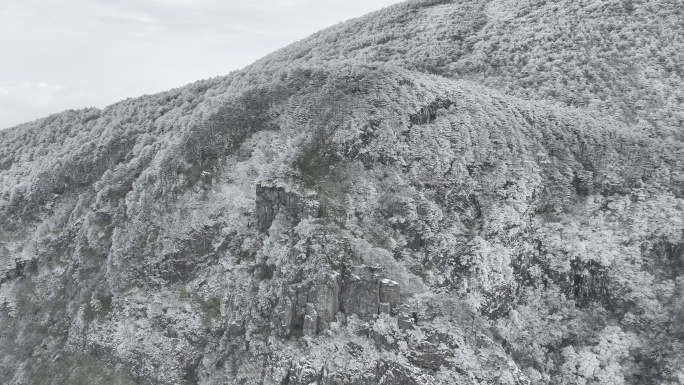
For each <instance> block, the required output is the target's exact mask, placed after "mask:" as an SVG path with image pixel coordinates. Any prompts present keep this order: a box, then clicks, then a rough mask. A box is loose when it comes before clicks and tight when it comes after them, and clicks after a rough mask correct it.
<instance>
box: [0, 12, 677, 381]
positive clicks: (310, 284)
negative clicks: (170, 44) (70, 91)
mask: <svg viewBox="0 0 684 385" xmlns="http://www.w3.org/2000/svg"><path fill="white" fill-rule="evenodd" d="M597 4H598V3H597ZM601 4H603V5H601V6H596V5H595V6H594V7H593V8H592V7H590V6H589V5H584V6H582V7H578V6H575V5H571V4H570V3H568V4H565V3H556V4H555V6H556V7H557V13H558V15H557V16H556V19H554V20H557V21H558V24H559V25H561V26H562V25H565V24H563V22H565V23H568V24H569V25H572V22H573V20H574V19H573V18H574V17H579V16H582V17H583V20H584V22H585V23H586V25H587V26H588V28H589V27H590V28H591V30H592V31H600V29H599V28H598V27H597V26H599V25H602V23H603V22H604V20H605V19H606V18H608V17H613V16H612V15H613V14H612V13H611V12H614V10H615V9H622V10H623V11H624V13H625V16H624V17H623V16H620V17H622V18H623V19H625V20H627V19H629V21H630V23H629V25H630V26H631V27H633V28H635V30H639V29H648V28H654V29H655V30H656V31H659V33H660V34H657V33H654V34H649V35H648V36H647V37H648V38H649V39H651V40H653V41H656V42H660V44H661V45H664V44H665V41H666V40H665V39H664V38H663V37H662V36H665V35H667V34H666V32H667V30H668V28H669V26H670V25H676V24H677V23H680V22H681V16H679V15H678V14H676V13H674V12H672V13H671V15H672V17H670V19H667V20H664V21H663V22H661V23H658V24H652V23H650V20H652V19H653V18H654V17H657V16H658V13H657V10H658V9H659V8H658V6H662V7H666V6H667V5H668V4H667V3H666V2H656V3H653V2H651V3H649V4H640V3H637V2H633V3H631V4H632V5H622V4H621V5H620V7H622V8H616V7H617V6H615V5H613V4H612V3H610V2H603V3H601ZM553 6H554V5H553V4H546V3H539V4H537V3H529V4H528V3H516V4H515V6H513V5H510V4H503V3H499V2H489V3H484V2H483V3H479V2H467V3H451V2H435V1H432V2H409V3H403V4H400V5H397V6H395V7H390V8H388V9H386V10H382V11H379V12H376V13H374V14H371V15H369V16H367V17H364V18H360V19H357V20H353V21H351V22H348V23H345V24H341V25H338V26H335V27H333V28H331V29H329V30H326V31H323V32H321V33H319V34H316V35H314V36H312V37H311V38H309V39H306V40H304V41H302V42H299V43H296V44H295V45H293V46H291V47H288V48H285V49H283V50H281V51H279V52H276V53H274V54H273V55H271V56H269V57H266V58H264V59H262V60H261V61H259V62H257V63H255V64H254V65H252V66H250V67H249V68H247V69H245V70H243V71H238V72H235V73H233V74H230V75H228V76H227V77H224V78H215V79H210V80H206V81H200V82H197V83H195V84H192V85H189V86H186V87H183V88H179V89H176V90H172V91H169V92H165V93H161V94H158V95H152V96H145V97H142V98H137V99H129V100H126V101H123V102H120V103H118V104H116V105H113V106H110V107H108V108H105V109H104V110H102V111H100V110H94V109H91V110H82V111H70V112H65V113H63V114H58V115H53V116H51V117H48V118H46V119H43V120H39V121H37V122H34V123H29V124H26V125H23V126H20V127H17V128H14V129H10V130H7V131H3V132H0V146H2V147H1V148H0V181H1V183H0V228H1V230H0V231H1V232H0V304H2V305H1V306H2V312H0V357H1V359H0V367H1V368H2V370H0V382H2V383H9V384H25V383H35V384H57V383H65V384H74V383H93V382H97V383H111V384H130V383H140V384H158V383H162V384H184V383H186V384H193V383H202V384H223V383H240V384H243V383H247V384H251V383H255V384H256V383H266V384H270V383H274V384H275V383H277V384H309V383H324V384H414V383H437V384H471V383H510V384H526V383H534V384H543V383H569V384H574V383H577V384H580V383H581V384H604V383H633V384H644V383H654V384H656V383H657V384H659V383H668V382H669V383H681V382H684V373H683V372H682V371H681V368H682V367H684V356H682V354H681V351H682V350H681V348H682V339H683V338H684V312H683V310H682V309H683V308H682V305H684V304H683V303H682V299H681V298H682V296H681V290H682V289H681V282H682V274H684V259H683V258H684V257H683V256H682V253H683V252H684V224H683V223H682V211H683V210H684V202H683V200H682V199H683V197H684V175H683V172H682V171H683V170H684V164H683V163H684V162H683V161H682V159H684V157H683V156H682V155H684V154H683V152H684V151H683V149H682V144H681V142H680V141H679V140H678V139H677V138H678V135H679V132H680V131H681V124H680V125H679V126H677V122H676V119H675V117H676V114H677V113H678V111H681V108H679V107H681V100H678V99H676V97H674V99H672V98H670V97H669V96H668V98H669V99H667V98H666V99H667V100H670V101H671V103H674V104H673V105H671V106H668V105H667V104H663V103H659V102H660V101H662V100H665V99H657V98H656V99H649V98H650V96H649V98H646V99H644V100H646V101H647V102H648V103H645V104H644V105H643V107H642V108H640V109H638V108H636V107H635V106H636V104H635V103H638V102H637V101H636V100H637V99H638V98H637V97H635V96H634V95H633V94H630V93H629V92H622V91H624V90H626V89H628V88H629V87H635V89H636V90H637V91H639V92H643V93H646V94H648V95H654V94H653V93H652V92H651V90H652V89H656V88H658V87H659V88H658V90H659V92H662V93H663V94H659V95H661V96H662V95H665V94H667V95H670V94H669V93H671V94H676V89H677V87H675V86H676V85H677V84H679V83H677V82H678V81H679V80H678V79H679V78H677V76H679V75H678V72H677V71H676V70H673V75H672V78H671V83H670V84H671V85H669V86H668V85H666V86H658V84H656V82H651V81H647V80H644V79H641V78H639V77H638V76H635V77H634V78H632V77H630V76H627V75H620V76H615V75H614V74H613V75H611V76H613V77H612V78H609V80H610V81H607V82H606V83H601V82H598V81H595V78H591V77H588V75H586V73H585V74H581V73H580V74H579V75H577V76H578V79H585V80H584V82H586V83H587V85H586V87H584V86H583V87H584V88H581V89H579V88H577V89H576V88H572V87H569V88H567V89H565V90H566V94H565V95H571V96H573V97H574V98H575V99H572V100H570V99H567V100H566V99H564V97H565V96H563V95H561V94H557V95H556V96H553V95H552V94H551V93H547V89H546V88H544V85H545V84H548V82H550V81H551V80H553V78H554V76H555V75H549V72H548V71H549V70H548V69H544V68H539V69H534V71H533V72H529V71H531V69H532V68H536V67H529V68H528V67H527V65H526V64H521V63H522V62H517V64H516V62H511V63H513V64H510V63H509V64H506V65H505V66H498V67H496V68H494V67H492V68H489V67H487V66H489V65H491V61H492V60H494V59H491V58H492V56H491V55H490V56H487V60H489V62H488V61H487V60H486V61H485V63H490V64H486V65H484V67H477V66H473V67H468V65H466V64H467V63H469V61H468V60H470V61H472V60H471V59H468V58H472V56H473V55H475V54H476V51H477V47H480V46H482V45H483V44H484V43H482V42H483V41H489V42H493V41H499V40H501V41H503V40H504V39H505V38H507V37H510V38H511V41H514V40H515V39H513V37H514V35H516V34H517V35H516V36H519V39H521V40H520V42H519V43H515V44H522V42H524V41H526V42H527V43H526V44H532V41H530V38H525V36H526V35H525V33H528V32H526V31H527V30H526V29H522V30H521V29H517V28H514V27H513V25H519V23H523V22H530V23H540V24H539V25H543V24H541V22H540V21H539V20H543V17H545V15H547V13H548V12H549V9H552V8H553ZM504 10H505V11H506V12H504ZM623 11H621V12H623ZM480 13H482V14H483V15H484V16H482V17H481V18H480V19H481V20H480V19H478V18H477V17H472V16H473V15H476V14H480ZM530 15H532V16H530ZM534 15H537V16H534ZM570 15H572V17H571V16H570ZM621 15H622V13H621ZM437 16H439V17H437ZM533 16H534V17H533ZM615 17H617V16H615ZM391 20H394V21H391ZM478 20H480V21H478ZM611 20H612V19H611ZM616 20H617V19H616ZM620 20H622V19H620ZM516 23H518V24H516ZM526 25H529V23H528V24H526ZM418 28H421V29H423V30H424V32H425V33H415V31H414V30H415V29H418ZM454 28H461V29H462V30H463V31H464V32H462V35H459V36H462V39H461V38H457V39H455V40H453V41H456V42H461V41H462V44H463V45H461V43H454V47H461V48H458V49H462V50H463V52H464V53H463V54H462V55H461V56H459V55H456V54H452V53H449V54H445V55H446V56H445V57H447V58H448V60H447V61H448V63H446V64H444V65H443V66H442V65H439V66H437V65H436V64H434V63H436V62H433V61H431V60H432V59H428V60H427V61H426V60H424V58H426V57H427V52H432V51H431V50H434V51H436V52H441V51H440V50H442V49H443V47H446V46H448V45H449V44H450V43H449V41H452V40H449V39H448V36H452V35H451V33H452V32H453V31H452V29H454ZM506 28H509V29H506ZM529 28H530V30H534V28H533V26H530V27H529ZM568 28H569V27H568ZM385 30H387V31H385ZM388 31H389V32H388ZM390 32H391V33H390ZM359 36H362V37H363V36H368V41H369V42H371V43H369V44H368V45H366V46H364V44H366V43H364V41H366V40H364V38H360V37H359ZM374 36H380V37H374ZM382 36H385V37H384V38H383V37H382ZM397 36H404V37H405V39H406V40H403V41H401V42H399V41H396V40H397V39H398V37H397ZM533 36H538V35H537V34H535V35H533ZM561 36H562V35H561ZM616 36H619V35H616ZM432 37H434V38H432ZM614 38H615V39H618V38H617V37H614ZM673 39H674V41H676V40H677V39H678V38H677V37H673ZM618 40H619V39H618ZM558 41H563V42H567V44H568V45H569V46H571V47H572V46H574V44H576V43H574V42H572V41H571V40H567V39H566V38H562V37H561V38H558V39H557V40H556V42H558ZM611 41H612V40H610V39H607V40H606V42H605V46H602V45H600V44H598V43H597V44H596V45H595V47H596V48H595V49H596V50H597V51H599V52H605V51H606V50H607V48H606V47H612V46H613V45H614V44H617V43H612V42H611ZM471 43H472V44H471ZM511 44H512V43H511ZM549 44H550V45H548V46H545V45H542V46H540V49H541V50H542V51H544V52H547V55H550V56H553V55H555V54H557V53H558V52H557V51H558V50H557V49H554V48H555V47H557V45H558V44H557V43H556V44H551V43H549ZM391 47H395V48H396V47H399V48H401V49H405V50H406V52H404V53H401V56H400V55H399V54H397V55H396V56H390V57H388V56H383V55H386V54H387V52H388V51H389V50H390V48H391ZM402 47H403V48H402ZM498 47H499V48H496V50H498V51H497V52H500V53H501V55H503V56H504V57H507V58H509V56H506V55H512V56H516V55H517V56H520V57H521V58H520V60H523V61H524V60H527V61H528V62H529V61H530V60H531V58H533V57H537V56H538V55H537V54H536V53H534V54H532V53H530V52H529V51H527V50H524V49H523V50H520V49H516V50H507V49H505V45H502V44H501V43H500V44H499V45H498ZM455 49H456V48H455ZM640 50H642V49H641V48H635V52H637V53H639V54H640V53H641V52H643V51H640ZM518 51H520V52H518ZM492 52H493V51H492ZM507 52H508V53H507ZM510 52H515V53H510ZM526 55H527V56H526ZM635 55H636V54H635ZM608 56H610V55H608ZM430 57H433V56H432V54H431V55H430ZM524 57H527V59H524ZM597 57H598V56H597ZM636 57H637V56H624V57H623V59H624V60H625V61H624V63H627V64H629V63H630V62H631V60H636V59H635V58H636ZM675 58H676V57H675ZM506 60H508V59H506ZM596 60H599V61H601V60H603V59H602V58H601V57H599V58H598V59H596ZM663 60H664V59H662V60H661V57H659V56H653V57H650V56H649V57H648V59H647V60H646V61H641V62H639V63H640V65H642V66H643V68H645V69H648V70H649V71H650V70H651V69H653V68H660V67H659V66H661V67H662V66H666V63H665V64H663ZM420 63H427V64H424V65H423V64H420ZM553 63H555V64H554V66H556V68H558V69H559V71H560V70H561V69H562V71H561V72H562V73H563V74H569V73H570V70H571V69H572V70H575V71H576V72H577V71H580V72H581V69H582V67H581V66H580V65H578V64H577V63H572V62H553ZM602 63H608V64H610V62H609V61H608V60H606V61H603V62H602ZM620 63H622V62H620ZM620 63H617V64H610V65H611V67H606V68H607V69H606V73H611V71H618V70H621V69H622V68H623V67H621V66H622V64H620ZM624 63H623V64H624ZM632 63H634V62H632ZM608 64H606V65H608ZM625 65H626V64H625ZM431 66H432V67H431ZM435 66H436V67H435ZM442 67H444V68H446V69H439V68H442ZM520 67H522V68H523V71H528V72H529V73H530V75H529V76H533V77H535V78H537V77H539V78H540V79H546V78H545V77H544V76H547V77H548V79H547V80H543V81H540V82H537V83H534V85H530V86H526V84H528V83H525V82H526V80H524V79H525V78H524V77H521V76H522V75H519V74H518V73H517V72H516V73H513V72H512V71H513V70H514V69H516V68H520ZM435 68H437V69H435ZM462 68H466V69H467V70H462ZM588 68H603V67H601V66H600V65H599V64H596V65H593V64H592V65H591V66H589V67H588ZM663 68H664V67H663ZM637 72H638V71H637ZM562 76H564V75H561V81H562V79H563V78H562ZM583 76H584V77H583ZM592 79H594V80H592ZM611 79H612V80H611ZM635 79H636V80H635ZM658 79H661V80H662V79H664V77H662V76H660V77H658ZM623 81H624V82H631V83H630V84H631V85H629V86H627V85H625V86H624V87H625V88H624V89H623V88H620V87H622V85H623V83H622V82H623ZM568 84H570V83H568ZM624 84H627V83H624ZM663 84H665V82H664V80H663ZM668 87H669V88H668ZM561 89H562V88H561ZM584 90H588V91H587V92H588V93H589V94H587V93H586V92H584ZM587 95H589V96H587ZM656 96H657V95H656ZM656 96H653V97H654V98H655V97H656ZM585 97H586V98H589V97H591V98H592V99H593V98H599V99H600V98H603V99H604V103H603V104H601V106H598V105H596V104H591V103H589V104H588V105H585V103H584V102H580V101H581V100H584V99H582V98H585ZM657 97H658V98H659V97H660V96H657ZM630 111H631V112H630ZM668 119H670V120H668ZM672 119H675V120H672Z"/></svg>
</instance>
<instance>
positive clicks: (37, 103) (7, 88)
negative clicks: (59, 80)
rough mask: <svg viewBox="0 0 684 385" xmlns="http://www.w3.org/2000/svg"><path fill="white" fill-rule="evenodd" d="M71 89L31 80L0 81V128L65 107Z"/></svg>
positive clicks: (71, 98)
mask: <svg viewBox="0 0 684 385" xmlns="http://www.w3.org/2000/svg"><path fill="white" fill-rule="evenodd" d="M77 94H78V92H76V95H74V92H73V90H69V89H67V88H65V87H63V86H61V85H51V84H47V83H32V82H3V83H0V110H2V114H0V128H6V127H10V126H13V125H16V124H19V123H22V122H25V121H29V120H34V119H36V118H39V117H41V116H45V115H49V114H50V113H54V112H59V111H62V110H64V109H66V106H68V105H69V101H70V100H73V99H74V96H77Z"/></svg>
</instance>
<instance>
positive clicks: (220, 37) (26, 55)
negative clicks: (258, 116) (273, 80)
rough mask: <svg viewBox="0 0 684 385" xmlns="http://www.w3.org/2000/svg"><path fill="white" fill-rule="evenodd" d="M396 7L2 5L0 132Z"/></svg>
mask: <svg viewBox="0 0 684 385" xmlns="http://www.w3.org/2000/svg"><path fill="white" fill-rule="evenodd" d="M399 2H401V1H399V0H318V1H314V0H280V1H279V0H251V1H249V2H238V1H233V0H229V1H220V0H136V1H133V0H120V1H117V2H116V3H113V2H108V1H105V0H64V1H61V2H52V1H48V0H24V1H22V2H3V3H1V4H0V52H2V53H3V57H4V58H8V59H10V60H3V61H0V129H3V128H8V127H12V126H15V125H18V124H21V123H24V122H28V121H32V120H35V119H39V118H42V117H45V116H47V115H50V114H53V113H57V112H61V111H64V110H67V109H80V108H85V107H98V108H102V107H104V106H106V105H109V104H112V103H115V102H117V101H119V100H122V99H125V98H127V97H136V96H140V95H143V94H150V93H156V92H161V91H166V90H169V89H171V88H175V87H179V86H183V85H185V84H188V83H191V82H194V81H196V80H200V79H206V78H210V77H213V76H220V75H227V74H228V73H230V72H231V71H233V70H237V69H240V68H243V67H245V66H247V65H249V64H251V63H252V62H254V61H256V60H258V59H259V58H261V57H263V56H265V55H267V54H269V53H271V52H273V51H275V50H277V49H279V48H282V47H285V46H287V45H289V44H291V43H293V42H295V41H298V40H301V39H303V38H305V37H307V36H309V35H311V34H312V33H315V32H317V31H319V30H321V29H324V28H326V27H329V26H332V25H334V24H336V23H338V22H342V21H345V20H348V19H351V18H355V17H359V16H362V15H364V14H367V13H369V12H372V11H375V10H379V9H381V8H383V7H387V6H389V5H392V4H396V3H399Z"/></svg>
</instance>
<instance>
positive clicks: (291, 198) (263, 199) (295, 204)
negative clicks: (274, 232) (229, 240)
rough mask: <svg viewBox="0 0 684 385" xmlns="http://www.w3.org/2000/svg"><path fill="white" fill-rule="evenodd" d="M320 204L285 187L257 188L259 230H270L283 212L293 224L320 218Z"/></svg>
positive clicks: (259, 185)
mask: <svg viewBox="0 0 684 385" xmlns="http://www.w3.org/2000/svg"><path fill="white" fill-rule="evenodd" d="M318 210H319V203H318V202H317V201H316V200H315V199H313V198H312V197H303V196H301V195H299V194H297V193H295V192H292V191H287V190H286V189H285V188H284V187H272V186H262V185H261V184H257V186H256V216H257V223H258V225H259V228H260V229H261V230H262V231H266V230H268V228H269V227H271V223H272V222H273V219H275V216H276V215H277V214H278V213H279V212H281V211H282V212H283V213H284V214H285V215H286V216H287V218H288V219H289V220H290V221H292V223H295V224H296V223H298V222H299V221H301V220H302V219H307V218H308V219H310V218H316V217H318Z"/></svg>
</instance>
